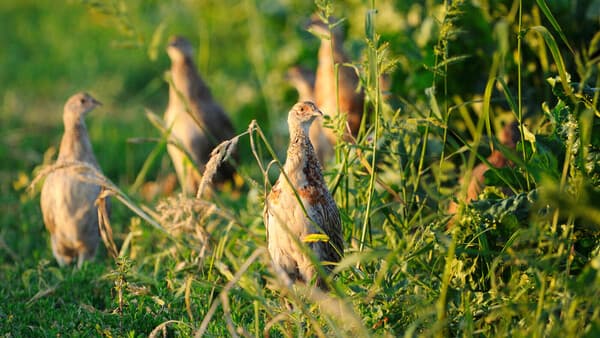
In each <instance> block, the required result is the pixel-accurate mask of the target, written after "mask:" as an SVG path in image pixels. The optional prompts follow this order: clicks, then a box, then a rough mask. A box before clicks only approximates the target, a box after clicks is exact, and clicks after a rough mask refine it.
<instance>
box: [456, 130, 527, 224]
mask: <svg viewBox="0 0 600 338" xmlns="http://www.w3.org/2000/svg"><path fill="white" fill-rule="evenodd" d="M519 140H521V131H520V130H519V123H518V122H517V121H511V122H508V123H507V124H505V125H504V127H503V128H502V132H501V133H500V135H499V138H498V141H500V143H501V144H502V145H503V146H504V147H506V148H507V149H515V148H516V146H517V143H518V142H519ZM486 160H487V163H486V162H481V163H479V164H478V165H476V166H475V167H474V168H473V171H472V172H471V179H470V181H469V182H468V184H469V186H468V188H467V196H466V199H465V203H469V202H471V201H473V200H476V199H477V198H478V196H479V194H480V193H481V192H482V191H483V189H484V188H485V173H486V172H487V171H488V170H490V165H491V166H492V167H494V168H497V169H499V168H504V167H507V166H512V162H510V161H509V160H508V159H507V158H506V156H505V155H504V153H502V151H500V150H498V149H494V150H492V153H491V154H490V155H489V156H488V157H487V158H486ZM488 163H489V164H488ZM463 184H465V182H464V181H463V180H462V179H461V180H460V185H461V186H462V185H463ZM506 193H507V194H509V193H510V191H506ZM457 210H458V204H457V203H456V202H451V203H450V205H449V206H448V214H455V213H456V212H457ZM452 224H453V221H451V222H450V223H449V224H448V228H450V227H451V226H452Z"/></svg>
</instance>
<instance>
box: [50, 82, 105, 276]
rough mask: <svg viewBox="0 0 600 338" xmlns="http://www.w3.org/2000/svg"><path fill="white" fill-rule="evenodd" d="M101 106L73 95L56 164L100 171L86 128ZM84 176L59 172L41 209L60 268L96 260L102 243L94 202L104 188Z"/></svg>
mask: <svg viewBox="0 0 600 338" xmlns="http://www.w3.org/2000/svg"><path fill="white" fill-rule="evenodd" d="M99 104H100V102H98V101H96V100H95V99H94V98H93V97H91V96H90V95H89V94H86V93H78V94H75V95H73V96H72V97H71V98H69V100H68V101H67V103H66V104H65V108H64V113H63V122H64V128H65V132H64V134H63V137H62V141H61V143H60V149H59V152H58V160H57V163H61V162H64V163H69V162H75V161H77V162H85V163H87V164H89V165H91V166H93V167H94V168H96V169H97V170H98V171H100V167H99V166H98V162H97V161H96V158H95V156H94V152H93V150H92V145H91V143H90V139H89V136H88V132H87V128H86V126H85V121H84V118H85V115H86V114H87V113H88V112H90V111H91V110H92V109H94V108H95V107H96V106H98V105H99ZM82 175H83V176H85V175H86V174H85V173H75V169H74V168H70V167H65V168H60V169H57V170H55V171H53V172H51V173H50V174H48V176H47V177H46V180H45V181H44V185H43V187H42V193H41V196H40V205H41V209H42V214H43V218H44V224H45V226H46V229H48V231H49V232H50V237H51V244H52V252H53V254H54V257H55V258H56V260H57V261H58V263H59V265H61V266H62V265H65V264H71V263H72V262H73V261H75V260H77V265H78V266H79V267H81V264H82V263H83V261H85V260H90V259H93V258H94V256H95V254H96V249H97V247H98V243H99V242H100V232H99V229H98V208H97V207H96V205H95V201H96V199H97V198H98V195H99V194H100V192H101V187H100V186H98V185H96V184H93V183H90V182H86V181H85V180H82V177H81V176H82Z"/></svg>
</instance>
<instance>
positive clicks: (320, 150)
mask: <svg viewBox="0 0 600 338" xmlns="http://www.w3.org/2000/svg"><path fill="white" fill-rule="evenodd" d="M286 78H287V80H288V81H289V82H290V84H291V85H292V86H294V88H296V91H297V92H298V102H304V101H313V102H314V100H315V94H314V88H315V73H314V72H312V71H310V70H308V69H306V68H302V67H300V66H293V67H290V68H289V69H288V71H287V77H286ZM309 137H310V142H311V143H312V145H313V147H314V148H315V152H316V153H317V158H318V159H319V163H320V164H321V166H325V163H327V161H328V160H329V159H330V158H332V157H333V147H332V146H331V143H330V142H329V139H328V138H327V136H326V135H325V133H324V131H323V124H322V123H320V122H315V123H313V124H312V125H311V127H310V133H309Z"/></svg>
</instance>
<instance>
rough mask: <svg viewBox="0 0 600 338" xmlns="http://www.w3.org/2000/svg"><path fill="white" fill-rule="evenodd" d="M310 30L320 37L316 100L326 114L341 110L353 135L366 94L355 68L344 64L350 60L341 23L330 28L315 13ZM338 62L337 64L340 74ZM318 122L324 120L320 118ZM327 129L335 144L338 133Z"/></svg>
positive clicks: (330, 139) (330, 140)
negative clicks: (360, 85)
mask: <svg viewBox="0 0 600 338" xmlns="http://www.w3.org/2000/svg"><path fill="white" fill-rule="evenodd" d="M309 30H311V31H312V32H314V33H315V34H316V35H318V36H319V37H320V39H321V46H320V47H319V64H318V66H317V75H316V78H315V103H316V104H317V106H319V107H320V108H321V110H322V111H323V113H324V114H327V115H330V116H335V114H337V113H338V112H339V113H340V114H343V115H345V116H346V121H347V122H348V125H349V127H350V132H351V134H352V136H356V135H357V134H358V130H359V128H360V123H361V120H362V114H363V106H364V101H365V97H364V93H363V91H362V89H361V90H360V91H359V90H358V87H359V79H358V76H357V75H356V72H355V70H354V69H353V68H351V67H348V66H345V65H344V64H345V63H348V62H349V61H350V60H349V58H348V56H347V55H346V53H345V52H344V48H343V43H344V38H345V37H344V33H343V31H342V30H341V28H340V27H339V26H338V27H335V28H333V30H329V27H328V25H327V24H326V23H325V22H323V21H322V20H321V19H320V18H316V17H313V19H312V21H311V23H310V25H309ZM335 65H337V66H338V75H337V78H336V72H335ZM317 122H318V124H322V121H321V120H319V121H317ZM315 125H317V124H315ZM324 131H325V134H326V135H327V138H328V139H329V142H330V144H331V145H330V147H331V148H333V145H335V143H336V142H337V139H336V136H335V133H334V132H333V131H332V130H331V129H329V128H324ZM331 153H333V151H331Z"/></svg>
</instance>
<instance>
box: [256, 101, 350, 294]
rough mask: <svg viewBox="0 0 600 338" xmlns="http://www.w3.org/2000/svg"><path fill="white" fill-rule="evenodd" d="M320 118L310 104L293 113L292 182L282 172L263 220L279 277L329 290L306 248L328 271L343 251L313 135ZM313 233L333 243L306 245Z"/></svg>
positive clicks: (286, 166) (290, 120)
mask: <svg viewBox="0 0 600 338" xmlns="http://www.w3.org/2000/svg"><path fill="white" fill-rule="evenodd" d="M319 116H322V113H321V111H319V109H317V107H316V106H315V104H314V103H312V102H310V101H306V102H300V103H297V104H296V105H294V107H293V108H292V109H291V110H290V112H289V115H288V126H289V129H290V145H289V147H288V151H287V159H286V161H285V164H284V166H283V171H284V172H285V174H287V178H286V177H285V175H284V173H281V175H280V176H279V179H278V180H277V182H276V183H275V185H274V186H273V188H272V189H271V192H270V193H269V195H268V196H267V199H266V202H265V211H264V221H265V226H266V228H267V241H268V247H269V253H270V255H271V258H272V260H273V264H274V266H275V269H276V270H277V272H278V273H279V274H280V275H282V276H283V277H284V279H286V280H288V282H294V281H303V282H310V281H311V280H312V279H313V278H315V277H316V278H317V286H319V287H321V288H323V289H326V284H325V283H324V281H323V280H322V279H321V278H320V277H319V276H318V275H317V272H316V268H315V266H314V265H313V264H312V262H311V260H310V258H309V257H308V256H307V255H306V254H305V251H304V250H303V248H302V245H306V246H307V247H308V248H310V250H312V252H313V253H314V255H315V256H316V258H317V259H318V260H319V261H321V262H327V263H328V264H325V265H324V267H325V269H326V270H327V271H331V269H332V266H331V263H336V262H339V261H340V259H341V258H342V254H343V251H344V244H343V240H342V224H341V219H340V214H339V210H338V208H337V205H336V204H335V201H334V200H333V197H332V196H331V193H330V192H329V190H328V189H327V185H326V184H325V180H324V178H323V174H322V173H321V167H320V165H319V161H318V160H317V157H316V154H315V151H314V149H313V146H312V145H311V143H310V140H309V136H308V132H309V128H310V125H311V123H312V122H313V121H314V120H315V119H316V118H317V117H319ZM288 179H289V181H288ZM294 190H295V191H296V192H297V193H298V195H297V196H298V197H299V198H300V201H299V200H298V198H297V196H296V193H295V192H294ZM313 234H324V235H326V236H327V237H328V240H327V241H306V242H305V240H306V239H307V236H309V235H313Z"/></svg>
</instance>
